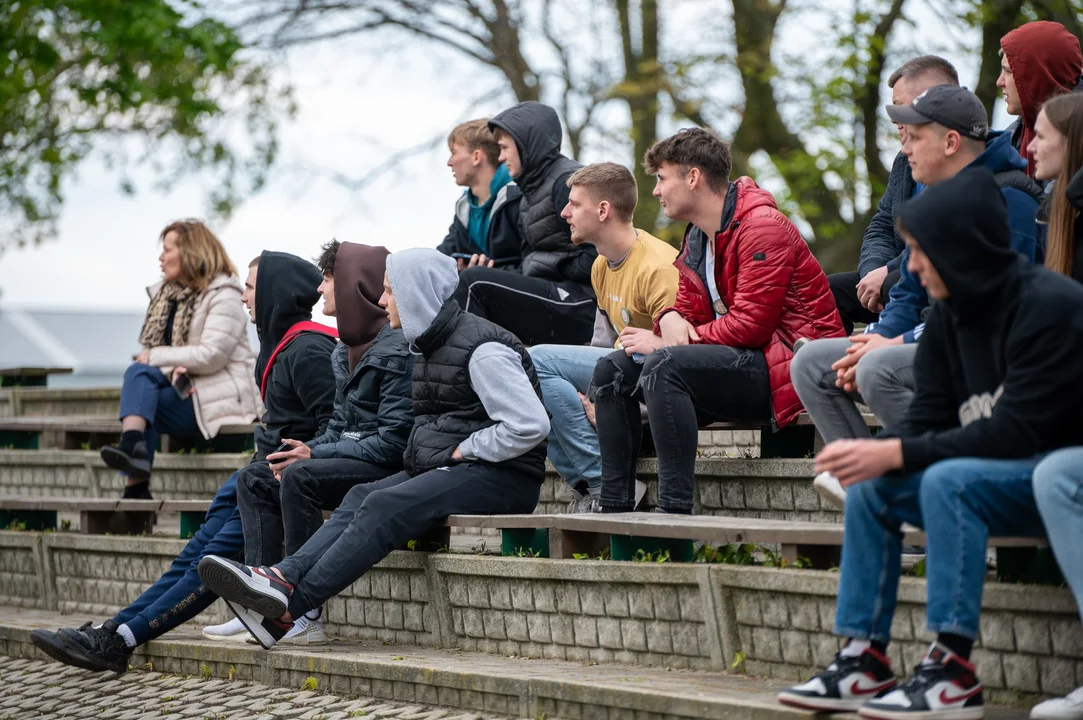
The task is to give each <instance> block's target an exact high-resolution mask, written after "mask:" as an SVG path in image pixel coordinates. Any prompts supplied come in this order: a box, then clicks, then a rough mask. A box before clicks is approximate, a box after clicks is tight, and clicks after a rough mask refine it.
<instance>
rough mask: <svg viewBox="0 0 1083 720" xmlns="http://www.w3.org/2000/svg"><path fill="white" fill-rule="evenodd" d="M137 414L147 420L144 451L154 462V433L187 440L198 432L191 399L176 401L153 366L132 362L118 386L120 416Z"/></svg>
mask: <svg viewBox="0 0 1083 720" xmlns="http://www.w3.org/2000/svg"><path fill="white" fill-rule="evenodd" d="M129 415H138V416H139V417H141V418H143V419H144V420H146V421H147V430H146V438H147V451H148V452H149V453H150V462H151V463H153V462H154V449H155V447H157V445H158V433H165V434H166V435H177V436H180V437H188V436H192V435H196V434H197V433H199V426H198V425H196V411H195V409H194V408H193V407H192V398H191V397H188V398H186V399H184V400H181V399H180V396H179V395H177V391H176V390H174V389H173V384H172V383H171V382H170V381H169V378H167V377H166V376H165V374H164V373H163V372H162V371H161V370H159V369H158V368H156V367H152V366H150V365H144V364H142V363H132V364H131V365H129V366H128V369H127V370H125V371H124V383H123V384H122V385H121V386H120V417H121V419H122V420H123V419H124V418H126V417H128V416H129Z"/></svg>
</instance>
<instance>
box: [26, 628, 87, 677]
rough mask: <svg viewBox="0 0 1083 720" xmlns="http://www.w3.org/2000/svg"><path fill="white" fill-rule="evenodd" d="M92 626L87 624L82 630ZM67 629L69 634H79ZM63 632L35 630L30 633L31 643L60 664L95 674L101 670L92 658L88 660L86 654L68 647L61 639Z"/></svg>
mask: <svg viewBox="0 0 1083 720" xmlns="http://www.w3.org/2000/svg"><path fill="white" fill-rule="evenodd" d="M90 626H91V623H89V622H88V623H87V624H85V625H83V627H82V628H80V630H84V629H86V628H89V627H90ZM66 629H67V630H68V631H69V632H78V630H74V629H72V628H66ZM62 632H64V630H61V631H60V632H53V631H51V630H34V631H33V632H32V633H30V642H31V643H32V644H33V645H34V647H36V648H37V649H38V650H41V651H42V652H43V653H45V654H46V655H48V656H49V657H51V658H52V659H53V660H56V661H57V662H59V663H63V664H65V665H72V666H74V667H77V668H82V669H83V670H92V671H95V672H96V671H98V670H101V667H99V666H98V664H97V663H94V662H91V660H90V658H88V657H87V656H86V655H85V654H84V653H82V652H79V651H76V650H73V649H72V648H70V647H68V645H67V643H65V642H64V641H63V640H62V639H61V637H60V633H62Z"/></svg>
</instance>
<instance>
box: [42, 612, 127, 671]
mask: <svg viewBox="0 0 1083 720" xmlns="http://www.w3.org/2000/svg"><path fill="white" fill-rule="evenodd" d="M57 635H58V636H59V637H60V640H61V642H63V643H64V644H65V645H66V646H67V647H68V648H69V649H70V650H71V651H72V652H73V654H76V655H81V656H82V657H83V658H85V659H86V660H87V661H89V663H91V664H92V665H93V666H94V667H91V668H87V669H88V670H96V671H100V670H109V671H112V672H115V673H117V674H121V673H125V672H127V671H128V660H129V659H131V657H132V649H131V648H130V647H128V646H127V644H126V643H125V642H124V638H122V637H121V636H120V634H119V633H117V624H116V623H115V622H113V621H112V620H106V621H105V622H104V623H102V626H101V627H98V628H96V627H91V626H90V623H87V624H86V625H83V627H81V628H79V629H78V630H72V629H70V628H67V629H65V630H61V631H60V632H59V633H57Z"/></svg>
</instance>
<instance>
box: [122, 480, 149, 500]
mask: <svg viewBox="0 0 1083 720" xmlns="http://www.w3.org/2000/svg"><path fill="white" fill-rule="evenodd" d="M124 499H125V500H153V499H154V498H153V497H151V495H150V483H149V482H141V483H135V484H134V485H129V486H128V487H126V488H124Z"/></svg>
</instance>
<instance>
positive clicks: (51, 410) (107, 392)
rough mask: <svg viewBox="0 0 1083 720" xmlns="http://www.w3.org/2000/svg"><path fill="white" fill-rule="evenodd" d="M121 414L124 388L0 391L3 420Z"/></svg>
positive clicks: (0, 412)
mask: <svg viewBox="0 0 1083 720" xmlns="http://www.w3.org/2000/svg"><path fill="white" fill-rule="evenodd" d="M119 411H120V388H118V387H113V388H86V389H55V388H42V387H12V388H3V389H0V417H26V416H37V417H45V416H65V415H107V416H112V417H116V416H117V413H118V412H119Z"/></svg>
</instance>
